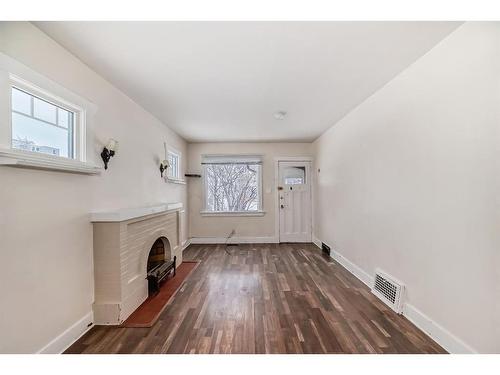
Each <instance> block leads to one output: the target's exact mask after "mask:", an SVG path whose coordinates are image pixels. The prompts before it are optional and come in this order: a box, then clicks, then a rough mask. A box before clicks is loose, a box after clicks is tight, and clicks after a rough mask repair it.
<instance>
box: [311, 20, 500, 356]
mask: <svg viewBox="0 0 500 375" xmlns="http://www.w3.org/2000/svg"><path fill="white" fill-rule="evenodd" d="M332 105H334V103H333V104H332ZM499 115H500V24H499V23H466V24H464V25H463V26H461V27H460V28H459V29H457V31H455V32H454V33H452V34H451V35H450V36H449V37H447V38H446V39H444V40H443V41H442V42H441V43H440V44H438V45H437V46H436V47H435V48H434V49H433V50H431V51H430V52H429V53H427V54H426V55H425V56H423V57H422V58H421V59H420V60H418V61H417V62H416V63H414V64H413V65H412V66H410V67H409V68H408V69H407V70H405V71H404V72H403V73H401V74H400V75H399V76H398V77H396V78H395V79H394V80H392V81H391V82H390V83H389V84H387V85H386V86H385V87H383V88H382V89H381V90H380V91H378V92H377V93H376V94H374V95H373V96H372V97H370V98H369V99H368V100H366V101H365V102H364V103H363V104H361V105H360V106H359V107H357V108H356V109H355V110H353V111H352V112H351V113H350V114H349V115H348V116H346V117H345V118H344V119H343V120H341V121H340V122H338V123H337V124H336V125H335V126H333V127H332V128H331V129H330V130H328V131H327V132H326V133H325V134H323V135H322V136H321V137H320V138H319V139H318V140H317V141H316V142H315V144H314V146H315V149H316V163H317V167H318V168H320V170H321V171H320V173H319V174H318V177H317V178H318V188H317V194H316V198H317V202H321V204H317V217H316V223H317V227H316V235H317V237H319V238H320V239H321V240H323V241H325V242H326V243H328V244H330V245H332V246H333V248H334V249H335V250H337V251H338V252H339V253H340V254H342V255H343V256H344V257H345V258H347V259H348V260H350V261H351V262H353V263H354V264H355V265H357V266H358V267H360V268H361V269H362V270H364V271H365V272H367V273H368V274H370V275H373V273H374V270H375V268H376V267H380V268H381V269H383V270H385V271H386V272H388V273H389V274H392V275H394V276H395V277H397V278H398V279H400V280H402V281H403V282H404V283H406V285H407V288H408V289H407V290H408V295H407V301H408V303H409V304H411V306H413V308H416V309H417V310H419V311H420V312H422V313H423V314H425V315H427V316H428V317H429V318H430V319H432V320H433V321H434V322H435V323H437V324H439V325H440V326H442V327H443V329H444V330H446V331H448V332H449V333H451V334H452V335H454V336H455V339H457V340H458V341H462V342H463V344H465V346H461V345H458V344H457V347H459V349H458V350H468V349H472V350H476V351H479V352H497V353H498V352H500V331H499V329H500V328H499V327H500V318H499V317H500V309H499V301H500V299H499V296H500V289H499V288H500V278H499V269H500V262H499V256H498V253H499V250H500V240H499V232H500V231H499V228H500V226H499V224H500V220H499V208H500V207H499V203H500V201H499V192H500V190H499V188H500V184H499V176H500V174H499V172H500V169H499V163H500V146H499V145H500V132H499V126H500V116H499ZM433 329H435V327H434V328H433ZM450 339H451V336H450V337H445V341H447V342H449V341H450ZM458 341H457V342H458ZM467 346H468V348H467Z"/></svg>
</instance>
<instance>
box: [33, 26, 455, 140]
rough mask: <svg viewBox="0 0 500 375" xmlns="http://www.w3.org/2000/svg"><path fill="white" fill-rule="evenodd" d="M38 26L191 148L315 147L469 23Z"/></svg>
mask: <svg viewBox="0 0 500 375" xmlns="http://www.w3.org/2000/svg"><path fill="white" fill-rule="evenodd" d="M35 24H36V26H37V27H39V28H40V29H41V30H43V31H44V32H45V33H47V34H48V35H49V36H50V37H52V38H53V39H55V40H56V41H57V42H58V43H60V44H61V45H62V46H64V47H65V48H66V49H67V50H69V51H70V52H72V53H73V54H74V55H76V56H77V57H78V58H79V59H80V60H82V61H83V62H85V63H86V64H87V65H89V66H90V67H91V68H92V69H94V70H95V71H96V72H98V73H99V74H101V75H102V76H103V77H104V78H106V79H107V80H108V81H110V82H111V83H113V84H114V85H115V86H116V87H118V88H120V89H121V90H122V91H124V92H125V93H126V94H127V95H128V96H129V97H130V98H132V99H133V100H134V101H135V102H137V103H139V104H140V105H141V106H143V107H144V108H145V109H147V110H148V111H149V112H151V113H152V114H153V115H155V116H156V117H157V118H158V119H160V120H161V121H163V122H164V123H165V124H167V125H168V126H169V127H171V128H172V129H173V130H175V131H176V132H177V133H179V134H180V135H181V136H182V137H184V138H185V139H186V140H188V141H191V142H202V141H215V142H225V141H312V140H314V139H315V138H317V137H318V136H319V135H320V134H321V133H323V132H324V131H325V130H326V129H328V128H329V127H331V126H332V125H333V124H335V123H336V122H337V121H338V120H340V119H341V118H342V117H343V116H344V115H346V114H347V113H348V112H349V111H351V110H352V109H353V108H354V107H356V106H357V105H359V104H360V103H361V102H362V101H363V100H364V99H366V98H367V97H368V96H370V95H371V94H373V93H374V92H375V91H377V90H378V89H379V88H380V87H382V86H383V85H384V84H385V83H387V82H388V81H390V80H391V79H392V78H393V77H395V76H396V75H397V74H398V73H399V72H401V71H402V70H403V69H405V68H406V67H408V66H409V65H410V64H411V63H413V62H414V61H415V60H417V59H418V58H419V57H420V56H422V55H423V54H425V53H426V52H427V51H428V50H429V49H431V48H432V47H433V46H434V45H436V44H437V43H438V42H439V41H440V40H442V39H443V38H444V37H446V36H447V35H448V34H449V33H450V32H452V31H453V30H454V29H455V28H456V27H458V26H459V25H460V23H457V22H36V23H35ZM277 111H286V112H287V115H286V116H285V118H284V119H283V120H276V119H275V118H274V116H273V114H274V113H275V112H277ZM138 126H140V124H138Z"/></svg>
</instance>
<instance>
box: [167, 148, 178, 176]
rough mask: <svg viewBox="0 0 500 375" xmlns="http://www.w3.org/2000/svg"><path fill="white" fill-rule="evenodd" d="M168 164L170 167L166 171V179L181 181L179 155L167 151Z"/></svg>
mask: <svg viewBox="0 0 500 375" xmlns="http://www.w3.org/2000/svg"><path fill="white" fill-rule="evenodd" d="M167 157H168V162H169V164H170V167H169V168H168V169H167V177H168V178H170V179H172V180H180V179H181V155H180V153H178V152H175V151H172V150H169V151H168V155H167Z"/></svg>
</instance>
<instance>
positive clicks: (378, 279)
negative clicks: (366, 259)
mask: <svg viewBox="0 0 500 375" xmlns="http://www.w3.org/2000/svg"><path fill="white" fill-rule="evenodd" d="M404 289H405V287H404V285H403V284H402V283H400V282H399V281H397V280H396V279H394V278H393V277H391V276H389V275H387V274H386V273H384V272H382V271H380V270H377V271H376V272H375V282H374V284H373V289H372V293H373V294H375V295H376V296H377V297H378V298H380V299H381V300H382V301H383V302H385V303H386V304H387V305H388V306H389V307H390V308H391V309H393V310H394V311H396V312H397V313H398V314H401V313H402V311H403V295H404Z"/></svg>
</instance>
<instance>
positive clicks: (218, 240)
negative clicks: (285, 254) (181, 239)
mask: <svg viewBox="0 0 500 375" xmlns="http://www.w3.org/2000/svg"><path fill="white" fill-rule="evenodd" d="M277 242H278V240H277V238H276V237H272V236H269V237H231V238H227V237H191V239H190V243H192V244H203V245H208V244H225V243H228V244H238V243H277Z"/></svg>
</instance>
